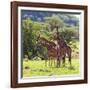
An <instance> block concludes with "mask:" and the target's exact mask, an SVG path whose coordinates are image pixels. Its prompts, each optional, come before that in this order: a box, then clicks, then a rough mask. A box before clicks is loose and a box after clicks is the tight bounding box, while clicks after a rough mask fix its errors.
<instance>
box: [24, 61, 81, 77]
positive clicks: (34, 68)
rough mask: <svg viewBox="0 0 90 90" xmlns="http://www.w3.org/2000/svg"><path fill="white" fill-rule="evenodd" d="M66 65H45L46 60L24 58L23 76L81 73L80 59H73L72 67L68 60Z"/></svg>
mask: <svg viewBox="0 0 90 90" xmlns="http://www.w3.org/2000/svg"><path fill="white" fill-rule="evenodd" d="M65 64H66V65H65V67H64V66H63V65H61V67H60V68H56V67H55V66H54V65H53V66H52V67H50V66H47V67H46V66H45V60H43V61H42V60H39V61H36V60H33V61H31V60H28V61H25V60H23V77H32V76H54V75H72V74H79V73H80V68H79V67H80V64H79V59H73V60H72V67H70V65H69V63H68V60H66V63H65Z"/></svg>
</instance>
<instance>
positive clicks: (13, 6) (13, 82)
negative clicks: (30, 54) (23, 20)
mask: <svg viewBox="0 0 90 90" xmlns="http://www.w3.org/2000/svg"><path fill="white" fill-rule="evenodd" d="M16 5H17V4H16V3H14V2H11V3H10V6H11V13H10V15H11V20H10V21H11V33H10V34H11V42H10V45H11V73H10V75H11V83H10V86H11V88H16V87H17V85H18V83H17V69H16V68H15V67H17V66H16V65H17V64H16V63H17V60H16V58H17V57H15V56H16V55H17V54H16V50H15V47H16V45H15V44H16V42H17V37H16V38H15V35H16V31H15V29H16V28H15V25H16V20H15V18H16V14H17V13H16V14H15V11H16V9H17V6H16ZM16 26H17V25H16ZM14 54H15V55H14Z"/></svg>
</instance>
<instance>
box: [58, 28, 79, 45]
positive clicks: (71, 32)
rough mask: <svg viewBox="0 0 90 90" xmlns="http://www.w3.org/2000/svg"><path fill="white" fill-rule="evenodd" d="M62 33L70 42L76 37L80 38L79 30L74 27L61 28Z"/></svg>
mask: <svg viewBox="0 0 90 90" xmlns="http://www.w3.org/2000/svg"><path fill="white" fill-rule="evenodd" d="M60 35H61V36H62V37H63V38H64V40H66V42H67V43H68V44H69V43H70V42H71V41H74V40H76V39H77V40H79V35H78V30H77V29H76V28H74V27H65V28H64V29H63V30H60Z"/></svg>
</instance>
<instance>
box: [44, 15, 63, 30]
mask: <svg viewBox="0 0 90 90" xmlns="http://www.w3.org/2000/svg"><path fill="white" fill-rule="evenodd" d="M45 21H46V23H48V24H49V28H50V30H51V31H52V30H54V29H55V28H62V27H63V26H64V22H63V20H62V19H61V18H59V17H58V16H57V15H52V17H45Z"/></svg>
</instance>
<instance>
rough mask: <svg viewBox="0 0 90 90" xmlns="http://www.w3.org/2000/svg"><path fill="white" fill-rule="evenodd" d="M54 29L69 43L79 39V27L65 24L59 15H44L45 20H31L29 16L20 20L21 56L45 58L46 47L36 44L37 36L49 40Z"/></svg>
mask: <svg viewBox="0 0 90 90" xmlns="http://www.w3.org/2000/svg"><path fill="white" fill-rule="evenodd" d="M56 30H57V31H58V32H59V33H60V35H61V36H62V37H63V38H64V40H65V41H66V42H67V43H68V44H69V43H70V42H71V41H73V40H76V39H77V40H79V28H78V26H77V27H71V26H69V27H68V26H67V25H65V23H64V21H63V19H62V18H60V17H59V15H52V16H51V17H45V21H43V22H40V21H32V20H31V19H30V18H26V19H23V20H22V32H21V36H22V38H21V39H22V40H21V41H22V48H23V51H22V52H23V57H25V55H27V56H28V58H29V59H32V58H34V57H36V56H38V57H40V58H42V59H46V58H47V57H48V55H47V49H46V48H45V47H43V46H39V45H38V44H37V37H38V36H39V35H40V36H41V37H44V38H46V39H47V40H51V39H52V38H53V35H54V34H55V33H56Z"/></svg>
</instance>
